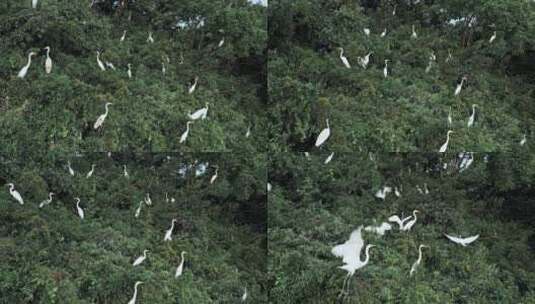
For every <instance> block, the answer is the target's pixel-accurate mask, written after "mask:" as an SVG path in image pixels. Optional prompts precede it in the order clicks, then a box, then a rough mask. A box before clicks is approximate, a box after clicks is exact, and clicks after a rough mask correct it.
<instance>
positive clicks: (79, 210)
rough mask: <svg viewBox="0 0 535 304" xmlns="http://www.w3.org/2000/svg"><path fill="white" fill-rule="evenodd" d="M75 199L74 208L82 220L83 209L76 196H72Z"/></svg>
mask: <svg viewBox="0 0 535 304" xmlns="http://www.w3.org/2000/svg"><path fill="white" fill-rule="evenodd" d="M74 200H75V201H76V210H77V211H78V216H79V217H80V218H81V219H82V220H83V219H84V209H82V207H80V199H79V198H78V197H76V198H74Z"/></svg>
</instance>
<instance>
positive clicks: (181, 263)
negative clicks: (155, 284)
mask: <svg viewBox="0 0 535 304" xmlns="http://www.w3.org/2000/svg"><path fill="white" fill-rule="evenodd" d="M185 254H186V252H185V251H182V252H181V253H180V256H181V257H182V260H181V261H180V264H179V265H178V267H177V268H176V272H175V278H178V277H179V276H181V275H182V271H183V270H184V255H185Z"/></svg>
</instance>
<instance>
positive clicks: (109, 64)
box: [106, 61, 115, 71]
mask: <svg viewBox="0 0 535 304" xmlns="http://www.w3.org/2000/svg"><path fill="white" fill-rule="evenodd" d="M106 66H107V67H108V68H110V69H112V70H114V71H115V66H114V65H113V63H111V62H109V61H106Z"/></svg>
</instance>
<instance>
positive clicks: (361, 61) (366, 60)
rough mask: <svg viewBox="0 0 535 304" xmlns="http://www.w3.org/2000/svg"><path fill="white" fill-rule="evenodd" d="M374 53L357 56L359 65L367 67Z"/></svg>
mask: <svg viewBox="0 0 535 304" xmlns="http://www.w3.org/2000/svg"><path fill="white" fill-rule="evenodd" d="M372 54H373V52H369V53H368V54H367V55H366V56H364V57H358V58H357V61H358V63H359V65H360V66H361V67H362V68H363V69H366V68H367V67H368V63H370V56H371V55H372Z"/></svg>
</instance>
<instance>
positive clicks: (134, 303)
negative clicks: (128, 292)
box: [128, 281, 143, 304]
mask: <svg viewBox="0 0 535 304" xmlns="http://www.w3.org/2000/svg"><path fill="white" fill-rule="evenodd" d="M140 284H143V282H141V281H137V282H136V284H135V285H134V295H133V296H132V299H130V301H128V304H136V299H137V287H138V286H139V285H140Z"/></svg>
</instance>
